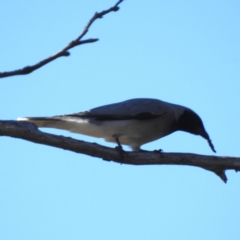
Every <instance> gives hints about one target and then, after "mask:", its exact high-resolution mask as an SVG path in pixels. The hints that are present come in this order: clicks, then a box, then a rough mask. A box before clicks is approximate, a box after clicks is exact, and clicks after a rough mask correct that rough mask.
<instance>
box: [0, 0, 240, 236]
mask: <svg viewBox="0 0 240 240" xmlns="http://www.w3.org/2000/svg"><path fill="white" fill-rule="evenodd" d="M115 3H116V2H115V1H114V0H102V1H96V0H95V1H93V0H82V1H77V0H72V1H66V0H65V1H64V0H61V1H56V0H55V1H54V0H53V1H47V0H41V1H40V0H35V1H30V0H22V1H11V0H10V1H6V0H2V1H1V4H0V6H1V7H0V29H1V40H0V71H8V70H14V69H18V68H21V67H24V66H26V65H29V64H34V63H36V62H38V61H40V60H42V59H44V58H45V57H48V56H50V55H52V54H54V53H55V52H57V51H58V50H60V49H62V48H63V47H64V46H66V45H67V44H68V43H69V42H70V41H71V40H73V39H75V38H76V37H77V36H78V35H79V34H80V33H81V32H82V29H83V27H84V26H85V25H86V23H87V22H88V20H89V19H90V18H91V17H92V16H93V14H94V12H96V11H102V10H104V9H107V8H109V7H111V6H113V5H114V4H115ZM120 8H121V9H120V11H118V12H116V13H110V14H108V15H106V16H105V17H104V18H103V19H100V20H97V21H96V22H95V23H94V25H92V27H91V28H90V31H89V32H88V34H87V36H86V38H99V39H100V41H99V42H97V43H93V44H87V45H82V46H79V47H77V48H74V49H72V50H71V56H70V57H65V58H60V59H58V60H56V61H54V62H52V63H50V64H48V65H46V66H45V67H43V68H41V69H39V70H37V71H35V72H33V73H32V74H30V75H27V76H17V77H10V78H4V79H0V101H1V108H0V113H1V119H3V120H14V119H16V118H17V117H23V116H52V115H58V114H67V113H74V112H79V111H83V110H88V109H90V108H93V107H97V106H101V105H104V104H108V103H114V102H118V101H123V100H127V99H130V98H136V97H149V98H157V99H161V100H164V101H168V102H172V103H177V104H181V105H184V106H188V107H190V108H192V109H193V110H194V111H196V112H197V113H198V114H199V115H200V116H201V118H202V119H203V122H204V124H205V127H206V130H207V131H208V133H209V135H210V137H211V139H212V141H213V144H214V146H215V148H216V150H217V154H216V155H217V156H239V155H240V147H239V142H240V141H239V140H240V136H239V134H240V129H239V125H240V94H239V89H240V34H239V32H240V14H239V13H240V2H239V1H238V0H228V1H225V0H224V1H223V0H211V1H209V0H201V1H192V0H191V1H190V0H185V1H171V0H161V1H160V0H151V1H124V2H123V3H122V4H121V5H120ZM43 131H48V132H51V133H55V134H61V135H65V136H71V137H73V138H77V139H81V140H85V141H90V142H97V143H99V144H102V145H106V146H111V147H115V145H114V144H111V143H105V142H104V141H103V140H101V139H94V138H90V137H85V136H82V135H77V134H71V133H68V132H64V131H58V130H46V129H43ZM0 146H1V147H0V149H1V151H0V239H3V240H13V239H14V240H15V239H16V240H22V239H24V240H30V239H31V240H32V239H34V240H40V239H44V240H48V239H51V240H52V239H57V240H62V239H85V240H95V239H97V240H99V239H104V240H113V239H114V240H115V239H121V240H123V239H124V240H133V239H138V240H145V239H148V240H149V239H154V240H155V239H168V240H171V239H172V240H175V239H185V240H186V239H187V240H188V239H189V240H192V239H194V240H202V239H211V240H212V239H217V240H225V239H231V240H239V239H240V231H239V229H240V173H235V172H234V171H228V172H227V176H228V179H229V180H228V183H227V184H224V183H223V182H222V181H221V180H220V178H218V177H217V176H215V175H214V174H213V173H211V172H208V171H205V170H202V169H200V168H194V167H181V166H130V165H120V164H117V163H113V162H105V161H103V160H101V159H97V158H93V157H89V156H85V155H81V154H76V153H72V152H69V151H64V150H61V149H57V148H53V147H48V146H44V145H38V144H34V143H31V142H27V141H23V140H20V139H14V138H8V137H1V138H0ZM143 148H144V149H146V150H154V149H159V148H161V149H163V150H164V151H165V152H191V153H197V154H203V155H213V152H212V151H211V149H210V148H209V146H208V145H207V143H206V141H205V140H204V139H202V138H201V137H198V136H194V135H191V134H188V133H183V132H177V133H174V134H172V135H170V136H168V137H165V138H163V139H161V140H158V141H155V142H152V143H149V144H146V145H144V146H143Z"/></svg>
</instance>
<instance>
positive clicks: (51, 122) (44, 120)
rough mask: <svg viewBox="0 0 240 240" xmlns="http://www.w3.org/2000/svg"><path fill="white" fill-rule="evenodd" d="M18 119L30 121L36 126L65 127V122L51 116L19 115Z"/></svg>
mask: <svg viewBox="0 0 240 240" xmlns="http://www.w3.org/2000/svg"><path fill="white" fill-rule="evenodd" d="M17 120H18V121H24V122H31V123H34V124H35V125H37V126H38V127H48V128H60V129H66V126H65V125H66V124H64V122H63V121H62V120H61V119H56V118H51V117H20V118H18V119H17Z"/></svg>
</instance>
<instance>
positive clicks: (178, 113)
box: [17, 98, 216, 152]
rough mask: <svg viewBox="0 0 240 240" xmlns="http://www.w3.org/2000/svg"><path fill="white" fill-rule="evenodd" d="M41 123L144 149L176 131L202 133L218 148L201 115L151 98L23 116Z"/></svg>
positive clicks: (201, 134) (139, 149)
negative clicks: (57, 112)
mask: <svg viewBox="0 0 240 240" xmlns="http://www.w3.org/2000/svg"><path fill="white" fill-rule="evenodd" d="M17 120H18V121H26V122H31V123H34V124H35V125H37V127H39V128H41V127H46V128H57V129H63V130H68V131H70V132H74V133H80V134H83V135H88V136H92V137H97V138H104V139H105V141H107V142H114V143H117V145H118V147H119V148H121V149H122V145H127V146H129V147H130V148H131V149H132V151H141V150H142V149H141V146H142V145H144V144H146V143H149V142H152V141H155V140H157V139H160V138H162V137H165V136H167V135H169V134H171V133H173V132H176V131H184V132H188V133H191V134H194V135H200V136H201V137H203V138H204V139H206V140H207V142H208V144H209V146H210V148H211V149H212V151H213V152H216V151H215V148H214V146H213V144H212V141H211V139H210V137H209V135H208V133H207V132H206V130H205V128H204V125H203V122H202V120H201V118H200V117H199V116H198V114H197V113H195V112H194V111H193V110H191V109H190V108H187V107H184V106H181V105H177V104H173V103H168V102H164V101H161V100H158V99H151V98H135V99H130V100H126V101H123V102H118V103H113V104H108V105H104V106H100V107H96V108H92V109H90V110H88V111H84V112H78V113H73V114H66V115H58V116H53V117H20V118H18V119H17Z"/></svg>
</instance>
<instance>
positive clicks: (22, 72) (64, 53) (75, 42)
mask: <svg viewBox="0 0 240 240" xmlns="http://www.w3.org/2000/svg"><path fill="white" fill-rule="evenodd" d="M121 2H123V0H119V1H118V2H117V3H116V4H115V5H114V6H113V7H111V8H109V9H108V10H104V11H102V12H100V13H95V14H94V15H93V17H92V18H91V19H90V20H89V22H88V23H87V25H86V26H85V28H84V29H83V32H82V33H81V34H80V35H79V36H78V37H77V38H76V39H75V40H73V41H71V42H70V43H69V44H68V45H67V46H66V47H65V48H63V49H62V50H61V51H59V52H57V53H55V54H54V55H52V56H50V57H48V58H46V59H44V60H42V61H40V62H39V63H36V64H34V65H31V66H26V67H24V68H21V69H18V70H14V71H9V72H0V78H4V77H10V76H16V75H26V74H29V73H31V72H33V71H35V70H37V69H39V68H40V67H42V66H44V65H46V64H48V63H49V62H52V61H53V60H55V59H57V58H59V57H68V56H69V55H70V53H69V52H68V50H70V49H71V48H74V47H76V46H78V45H82V44H86V43H94V42H96V41H98V39H97V38H89V39H86V40H81V39H82V38H83V37H84V36H85V35H86V33H87V32H88V30H89V28H90V26H91V25H92V24H93V22H94V21H95V20H97V19H99V18H102V17H103V16H104V15H106V14H108V13H110V12H116V11H118V10H119V7H118V5H119V4H120V3H121Z"/></svg>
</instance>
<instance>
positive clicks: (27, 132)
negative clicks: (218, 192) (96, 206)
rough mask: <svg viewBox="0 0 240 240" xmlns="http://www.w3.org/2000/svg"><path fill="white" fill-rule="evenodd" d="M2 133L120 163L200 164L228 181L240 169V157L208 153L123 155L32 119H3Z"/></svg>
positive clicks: (1, 123)
mask: <svg viewBox="0 0 240 240" xmlns="http://www.w3.org/2000/svg"><path fill="white" fill-rule="evenodd" d="M0 136H9V137H14V138H20V139H24V140H27V141H31V142H34V143H39V144H44V145H49V146H52V147H57V148H61V149H64V150H69V151H73V152H76V153H82V154H86V155H89V156H93V157H98V158H102V159H104V160H106V161H114V162H117V163H124V164H131V165H187V166H194V167H200V168H203V169H205V170H208V171H212V172H213V173H215V174H217V175H218V176H219V177H220V178H221V179H222V180H223V181H224V182H226V181H227V177H226V174H225V171H226V170H235V171H240V157H217V156H204V155H197V154H190V153H161V152H159V153H157V152H123V158H122V157H121V156H120V155H119V151H118V150H117V149H113V148H109V147H104V146H101V145H98V144H96V143H88V142H84V141H80V140H76V139H72V138H70V137H64V136H57V135H54V134H49V133H44V132H41V131H39V130H38V128H37V127H36V126H35V125H34V124H32V123H28V122H17V121H0Z"/></svg>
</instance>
